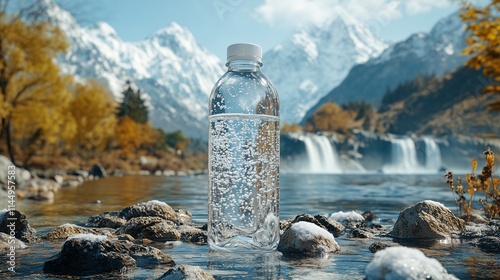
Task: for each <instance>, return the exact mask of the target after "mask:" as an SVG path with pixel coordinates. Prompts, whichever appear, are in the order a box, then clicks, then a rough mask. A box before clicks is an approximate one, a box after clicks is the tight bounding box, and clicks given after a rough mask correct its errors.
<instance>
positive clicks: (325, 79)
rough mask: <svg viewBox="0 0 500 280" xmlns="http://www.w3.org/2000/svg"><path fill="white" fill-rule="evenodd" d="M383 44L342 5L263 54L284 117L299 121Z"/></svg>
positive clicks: (376, 53)
mask: <svg viewBox="0 0 500 280" xmlns="http://www.w3.org/2000/svg"><path fill="white" fill-rule="evenodd" d="M386 47H387V46H386V44H385V43H384V42H383V41H382V40H380V39H379V38H377V37H376V36H375V35H373V34H372V33H371V32H370V30H368V29H367V28H365V27H364V26H363V25H362V24H361V23H360V22H358V21H357V20H356V19H354V18H352V17H351V16H349V15H348V14H346V13H345V12H344V11H343V10H341V9H339V10H338V12H337V14H336V15H334V17H332V18H331V19H330V20H326V21H322V22H316V23H313V24H311V25H308V26H302V27H301V28H300V29H298V30H297V31H295V32H294V33H293V34H292V36H291V37H290V38H289V39H288V40H287V41H285V42H283V43H281V44H279V45H276V46H275V47H274V48H272V49H271V50H269V51H268V52H266V53H265V54H264V56H265V58H264V60H265V61H266V67H265V70H264V71H265V73H266V74H267V75H268V76H269V77H270V78H271V80H272V81H273V82H274V84H275V85H276V88H277V89H278V91H279V92H283V93H284V94H283V95H281V108H282V114H281V116H282V119H283V120H284V121H286V122H291V123H298V122H299V121H300V120H301V118H302V117H303V116H304V114H305V113H306V112H307V110H308V109H309V108H310V107H311V106H313V105H314V104H315V103H316V102H317V101H319V99H320V98H321V97H322V96H323V95H325V94H326V93H327V92H328V91H329V90H331V89H332V88H333V87H335V86H336V85H338V84H339V83H340V82H341V81H342V80H343V79H344V78H345V77H346V76H347V74H348V72H349V70H350V69H351V68H352V67H353V66H354V65H356V64H359V63H363V62H366V61H367V60H368V59H370V58H373V57H375V56H377V55H379V54H380V53H381V52H382V51H383V50H384V49H385V48H386Z"/></svg>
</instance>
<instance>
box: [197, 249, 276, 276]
mask: <svg viewBox="0 0 500 280" xmlns="http://www.w3.org/2000/svg"><path fill="white" fill-rule="evenodd" d="M280 257H281V253H278V252H271V253H255V252H251V253H244V254H236V253H226V252H225V253H221V252H216V251H211V252H210V253H209V254H208V262H207V268H208V269H207V271H208V272H210V273H212V274H214V275H224V278H233V279H241V278H245V279H279V278H280V267H281V264H280ZM228 260H231V261H228Z"/></svg>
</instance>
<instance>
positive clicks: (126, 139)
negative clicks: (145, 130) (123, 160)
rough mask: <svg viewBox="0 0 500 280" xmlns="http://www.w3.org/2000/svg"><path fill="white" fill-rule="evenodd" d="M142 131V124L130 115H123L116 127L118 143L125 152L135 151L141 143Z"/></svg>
mask: <svg viewBox="0 0 500 280" xmlns="http://www.w3.org/2000/svg"><path fill="white" fill-rule="evenodd" d="M140 133H141V128H140V124H138V123H136V122H135V121H134V120H132V119H131V118H130V117H129V116H125V117H123V119H122V120H121V121H120V123H119V124H118V126H117V128H116V136H117V140H118V145H119V146H120V148H121V149H122V150H123V151H124V152H126V153H133V152H134V151H136V150H137V149H139V146H140V145H141V141H140V138H139V137H140Z"/></svg>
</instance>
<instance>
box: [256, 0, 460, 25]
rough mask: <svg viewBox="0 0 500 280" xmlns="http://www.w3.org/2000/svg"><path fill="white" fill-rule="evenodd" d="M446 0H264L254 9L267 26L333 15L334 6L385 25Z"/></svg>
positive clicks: (440, 4) (310, 20) (334, 11)
mask: <svg viewBox="0 0 500 280" xmlns="http://www.w3.org/2000/svg"><path fill="white" fill-rule="evenodd" d="M449 5H451V3H450V1H449V0H293V1H290V0H265V1H264V3H262V5H260V6H258V7H257V8H256V10H255V12H256V17H257V18H259V19H261V20H262V21H264V22H266V23H268V24H269V25H271V26H280V25H283V26H289V25H290V24H292V25H301V24H304V23H309V22H316V23H318V22H322V21H325V20H329V19H331V18H333V17H335V13H336V11H337V10H338V9H342V10H344V11H346V12H347V13H348V14H350V15H351V16H353V17H355V18H357V19H358V20H360V21H362V22H368V21H377V22H379V24H382V25H384V24H388V23H389V22H390V21H391V20H393V19H396V18H399V17H401V16H403V15H404V14H417V13H423V12H427V11H429V10H431V9H433V8H441V7H447V6H449Z"/></svg>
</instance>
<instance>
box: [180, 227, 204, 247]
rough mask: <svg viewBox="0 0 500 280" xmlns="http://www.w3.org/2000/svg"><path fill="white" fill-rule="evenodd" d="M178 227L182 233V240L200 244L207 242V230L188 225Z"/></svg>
mask: <svg viewBox="0 0 500 280" xmlns="http://www.w3.org/2000/svg"><path fill="white" fill-rule="evenodd" d="M177 229H178V231H179V232H180V234H181V241H184V242H190V243H199V244H206V243H207V240H208V237H207V232H206V231H204V230H201V229H199V228H195V227H192V226H188V225H182V226H179V227H178V228H177Z"/></svg>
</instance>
